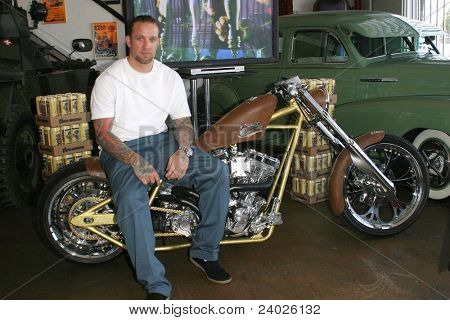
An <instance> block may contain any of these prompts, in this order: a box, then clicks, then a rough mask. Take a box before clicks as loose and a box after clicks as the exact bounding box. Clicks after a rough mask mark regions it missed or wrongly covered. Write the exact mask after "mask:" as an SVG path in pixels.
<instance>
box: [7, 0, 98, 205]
mask: <svg viewBox="0 0 450 320" xmlns="http://www.w3.org/2000/svg"><path fill="white" fill-rule="evenodd" d="M30 14H31V16H32V18H33V20H34V21H35V23H34V24H35V25H36V26H37V20H43V19H44V18H45V16H46V14H47V11H46V8H45V6H44V5H42V4H40V3H36V1H33V3H32V6H31V9H30ZM35 19H36V20H35ZM73 47H74V50H75V51H88V50H91V48H92V42H91V41H90V40H85V39H78V40H76V41H74V42H73ZM93 64H95V62H92V61H88V60H85V61H81V60H78V61H72V60H70V59H68V58H67V57H66V56H64V55H63V54H61V53H60V52H58V51H57V50H55V49H54V48H53V47H51V46H49V45H48V44H47V43H45V42H44V41H42V40H41V39H39V38H38V37H37V36H36V35H34V34H33V33H32V32H31V30H30V28H29V26H28V19H27V12H26V11H25V10H24V9H22V8H20V7H18V5H17V1H14V2H13V1H6V0H0V97H1V98H0V207H5V206H20V205H24V204H27V203H29V202H30V201H31V200H32V199H33V198H34V196H35V195H36V193H37V192H36V191H37V190H38V188H39V186H40V184H41V167H40V166H41V161H40V157H39V154H38V150H37V143H38V139H37V137H38V135H37V128H36V125H35V120H34V113H35V112H36V111H35V109H36V108H35V97H36V96H43V95H50V94H58V93H67V92H84V93H87V92H88V89H89V88H88V87H89V86H88V84H89V81H91V82H93V81H94V80H95V75H96V72H95V70H93V69H91V66H92V65H93Z"/></svg>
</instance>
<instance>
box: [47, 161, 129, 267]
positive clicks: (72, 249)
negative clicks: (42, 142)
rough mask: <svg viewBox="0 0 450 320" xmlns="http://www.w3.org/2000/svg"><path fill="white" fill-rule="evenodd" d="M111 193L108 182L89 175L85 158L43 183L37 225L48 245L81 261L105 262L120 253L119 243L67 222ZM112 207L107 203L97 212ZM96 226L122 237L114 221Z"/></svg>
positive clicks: (106, 210) (72, 258) (102, 230)
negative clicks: (44, 185)
mask: <svg viewBox="0 0 450 320" xmlns="http://www.w3.org/2000/svg"><path fill="white" fill-rule="evenodd" d="M110 196H111V190H110V188H109V185H108V182H107V181H106V180H105V179H102V178H98V177H92V176H90V175H88V174H87V173H86V171H85V164H84V161H79V162H77V163H74V164H71V165H69V166H66V167H63V168H62V169H60V170H59V171H58V172H57V173H56V174H55V175H54V176H53V177H52V179H51V180H50V181H49V183H48V184H47V185H46V187H45V189H44V191H43V192H42V195H41V198H40V201H39V218H40V221H39V225H40V228H41V229H42V233H43V235H44V237H45V239H46V240H47V241H48V243H49V244H50V246H51V248H52V249H54V250H56V252H57V253H59V254H60V255H63V256H64V257H66V258H68V259H70V260H73V261H76V262H82V263H100V262H105V261H108V260H110V259H112V258H114V257H116V256H117V255H119V254H120V253H121V252H122V249H121V248H120V247H118V246H116V245H114V244H112V243H111V242H109V241H107V240H105V239H103V238H102V237H100V236H98V235H96V234H94V233H92V232H90V231H88V230H86V229H84V228H80V227H76V226H74V225H72V224H71V223H70V220H71V219H72V218H73V217H75V216H77V215H79V214H81V213H83V212H85V211H86V210H87V209H89V208H91V207H92V206H94V205H95V204H97V203H99V202H100V201H102V200H104V199H106V198H108V197H110ZM113 210H114V208H113V206H112V205H108V206H105V207H104V208H101V209H99V211H97V213H98V214H108V213H113ZM96 228H98V229H99V230H100V231H101V232H103V233H106V234H107V235H108V236H110V237H111V238H113V239H115V240H118V241H122V234H121V233H120V231H119V227H118V226H117V225H109V226H98V227H96Z"/></svg>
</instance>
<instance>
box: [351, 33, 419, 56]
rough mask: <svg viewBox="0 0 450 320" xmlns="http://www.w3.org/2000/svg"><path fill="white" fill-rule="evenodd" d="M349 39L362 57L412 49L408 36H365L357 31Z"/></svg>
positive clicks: (410, 50)
mask: <svg viewBox="0 0 450 320" xmlns="http://www.w3.org/2000/svg"><path fill="white" fill-rule="evenodd" d="M350 39H351V41H352V43H353V45H354V46H355V47H356V49H357V50H358V52H359V54H360V55H361V56H363V57H364V58H375V57H380V56H385V55H391V54H398V53H404V52H413V51H414V46H413V44H412V42H411V41H410V40H409V39H408V38H402V37H392V38H367V37H364V36H362V35H360V34H358V33H353V34H352V35H351V36H350Z"/></svg>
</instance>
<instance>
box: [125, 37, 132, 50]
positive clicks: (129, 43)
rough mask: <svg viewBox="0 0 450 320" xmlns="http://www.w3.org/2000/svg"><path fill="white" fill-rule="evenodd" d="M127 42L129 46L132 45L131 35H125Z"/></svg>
mask: <svg viewBox="0 0 450 320" xmlns="http://www.w3.org/2000/svg"><path fill="white" fill-rule="evenodd" d="M125 42H126V44H127V47H128V48H129V47H131V37H130V36H126V37H125Z"/></svg>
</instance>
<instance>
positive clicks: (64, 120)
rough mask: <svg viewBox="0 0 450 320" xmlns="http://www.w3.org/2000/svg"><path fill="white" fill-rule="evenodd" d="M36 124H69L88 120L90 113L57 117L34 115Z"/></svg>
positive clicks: (60, 125)
mask: <svg viewBox="0 0 450 320" xmlns="http://www.w3.org/2000/svg"><path fill="white" fill-rule="evenodd" d="M35 117H36V124H37V125H38V126H45V127H62V126H71V125H74V124H79V123H83V122H89V121H90V120H91V114H90V113H89V112H84V113H75V114H66V115H63V116H57V117H45V116H40V115H36V116H35Z"/></svg>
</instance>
